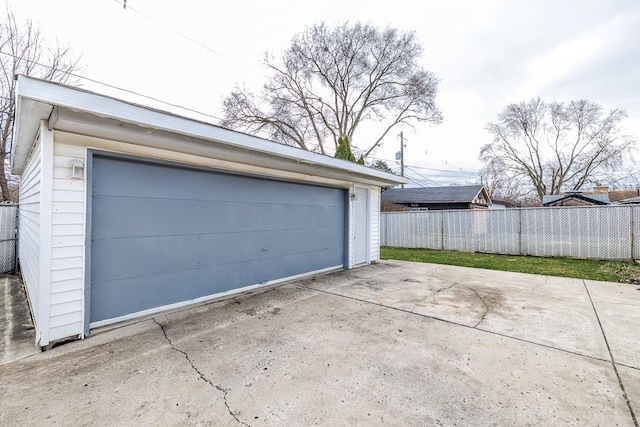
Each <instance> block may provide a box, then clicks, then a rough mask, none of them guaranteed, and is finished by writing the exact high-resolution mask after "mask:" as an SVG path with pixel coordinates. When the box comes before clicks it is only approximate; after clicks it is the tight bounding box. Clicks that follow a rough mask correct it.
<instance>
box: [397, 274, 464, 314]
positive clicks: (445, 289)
mask: <svg viewBox="0 0 640 427" xmlns="http://www.w3.org/2000/svg"><path fill="white" fill-rule="evenodd" d="M455 285H457V283H455V282H453V283H451V285H449V286H446V287H444V288H440V289H438V290H436V291H435V292H433V293H431V294H429V295H427V296H425V297H424V298H422V299H420V300H419V301H418V302H416V303H415V304H413V306H411V309H409V311H410V312H412V313H413V312H414V310H415V309H416V307H417V306H419V305H420V304H422V303H423V302H425V301H427V300H428V299H430V298H431V297H433V296H434V295H437V294H439V293H440V292H444V291H448V290H449V289H451V288H453V287H454V286H455Z"/></svg>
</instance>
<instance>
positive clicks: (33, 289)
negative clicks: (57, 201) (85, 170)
mask: <svg viewBox="0 0 640 427" xmlns="http://www.w3.org/2000/svg"><path fill="white" fill-rule="evenodd" d="M41 161H42V152H41V150H40V144H39V141H38V140H36V144H35V146H34V147H33V149H32V152H31V155H30V158H29V159H28V160H27V167H26V168H25V170H24V172H23V174H22V182H21V184H20V209H19V216H18V220H19V225H18V242H19V244H18V258H19V260H20V270H21V271H22V279H23V281H24V283H25V286H26V288H27V293H28V296H29V301H30V303H31V309H32V312H33V313H34V322H35V324H36V326H39V325H40V315H41V314H42V313H43V311H42V308H43V307H42V304H41V303H40V192H41V185H40V180H41Z"/></svg>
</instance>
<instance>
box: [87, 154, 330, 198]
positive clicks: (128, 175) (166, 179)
mask: <svg viewBox="0 0 640 427" xmlns="http://www.w3.org/2000/svg"><path fill="white" fill-rule="evenodd" d="M93 173H94V175H101V174H108V175H109V177H110V178H109V180H108V181H105V180H101V181H100V182H95V183H93V194H94V195H97V196H101V195H102V196H109V195H110V196H118V197H136V196H138V197H145V198H159V199H183V200H213V201H230V202H248V203H274V204H283V205H287V204H296V203H297V202H296V201H297V200H300V199H305V198H306V196H307V195H308V192H309V185H307V184H300V183H294V182H287V181H274V180H262V179H256V178H255V177H250V176H243V175H232V174H225V173H218V172H211V171H204V170H197V169H187V168H182V167H178V166H175V167H173V166H167V165H163V164H153V163H141V162H138V161H134V160H126V159H118V160H117V161H114V159H109V158H102V157H94V162H93ZM133 181H135V182H136V185H133V186H132V185H131V183H132V182H133ZM185 182H188V183H189V185H184V183H185ZM274 183H278V184H279V185H277V187H274ZM316 188H317V187H316ZM314 196H315V197H314V198H313V204H315V205H327V206H334V207H338V206H341V205H342V202H341V201H340V200H339V198H336V197H335V195H334V194H332V192H330V191H328V192H323V193H317V194H315V195H314Z"/></svg>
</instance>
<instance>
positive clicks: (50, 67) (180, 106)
mask: <svg viewBox="0 0 640 427" xmlns="http://www.w3.org/2000/svg"><path fill="white" fill-rule="evenodd" d="M114 1H115V0H114ZM0 54H2V55H5V56H9V57H11V58H13V59H15V60H18V61H25V62H29V63H31V64H35V65H38V66H40V67H44V68H48V69H50V70H53V69H54V67H52V66H50V65H46V64H42V63H40V62H37V61H33V60H31V59H26V58H20V57H18V56H16V55H14V54H11V53H8V52H4V51H2V50H0ZM66 74H68V75H69V76H72V77H75V78H77V79H82V80H86V81H89V82H92V83H95V84H98V85H101V86H105V87H108V88H111V89H116V90H119V91H122V92H125V93H128V94H131V95H136V96H140V97H142V98H145V99H149V100H151V101H154V102H159V103H161V104H164V105H168V106H171V107H175V108H180V109H181V110H184V111H189V112H192V113H196V114H200V115H202V116H204V117H209V118H212V119H216V120H222V119H221V118H220V117H216V116H214V115H212V114H207V113H203V112H202V111H198V110H194V109H193V108H189V107H184V106H182V105H178V104H174V103H172V102H168V101H163V100H162V99H159V98H155V97H153V96H149V95H145V94H142V93H140V92H136V91H133V90H130V89H125V88H122V87H119V86H115V85H112V84H109V83H105V82H101V81H99V80H96V79H92V78H90V77H86V76H82V75H80V74H75V73H66Z"/></svg>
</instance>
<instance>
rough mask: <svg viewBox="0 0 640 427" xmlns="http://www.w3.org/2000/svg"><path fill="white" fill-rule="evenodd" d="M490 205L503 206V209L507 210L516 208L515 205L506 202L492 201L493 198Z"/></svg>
mask: <svg viewBox="0 0 640 427" xmlns="http://www.w3.org/2000/svg"><path fill="white" fill-rule="evenodd" d="M491 204H493V205H501V206H504V207H507V208H515V207H516V205H515V204H513V203H511V202H509V201H508V200H500V199H494V198H492V199H491Z"/></svg>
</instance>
